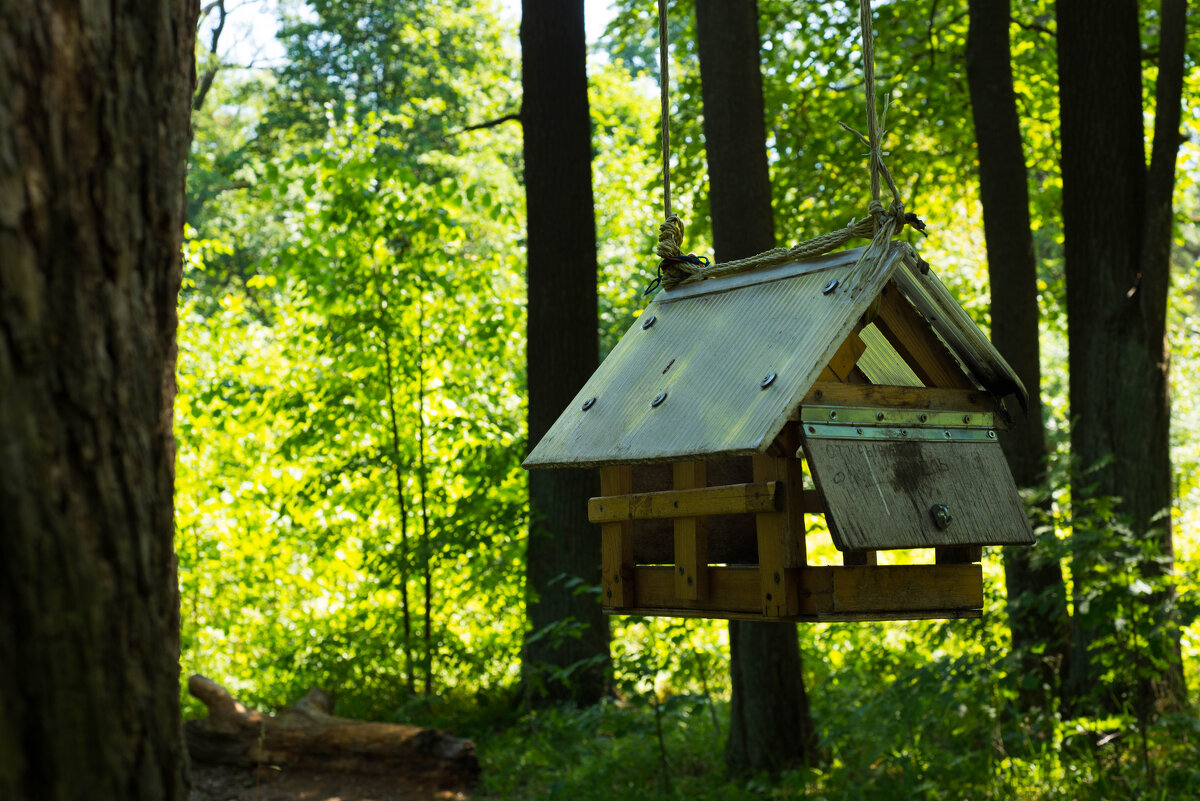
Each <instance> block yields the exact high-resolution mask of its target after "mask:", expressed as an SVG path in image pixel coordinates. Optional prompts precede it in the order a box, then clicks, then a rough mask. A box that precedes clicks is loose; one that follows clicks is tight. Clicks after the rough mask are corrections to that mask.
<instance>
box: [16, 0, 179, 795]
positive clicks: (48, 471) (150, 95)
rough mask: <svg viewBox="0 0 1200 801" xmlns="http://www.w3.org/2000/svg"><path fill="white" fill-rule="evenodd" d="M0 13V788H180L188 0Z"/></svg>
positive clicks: (26, 791)
mask: <svg viewBox="0 0 1200 801" xmlns="http://www.w3.org/2000/svg"><path fill="white" fill-rule="evenodd" d="M0 14H2V17H0V18H2V19H3V20H4V23H3V24H2V25H0V51H2V52H3V53H5V56H4V57H3V58H2V59H0V154H2V155H0V186H2V187H3V190H2V192H3V202H2V203H0V265H2V268H0V298H3V299H4V300H3V301H0V330H2V331H3V332H4V335H3V336H2V337H0V441H2V442H3V443H4V445H3V451H4V457H3V458H2V459H0V503H2V504H3V507H4V509H5V523H4V536H3V538H0V621H3V622H2V623H0V692H3V694H4V698H5V701H4V704H3V708H2V711H0V796H2V797H4V798H12V799H27V798H45V799H68V798H83V797H87V798H94V799H101V800H103V801H107V800H109V799H111V800H112V801H117V799H154V800H155V801H160V800H161V799H182V798H184V796H185V781H184V764H183V761H184V755H183V753H182V743H181V740H180V722H179V707H178V705H177V704H176V700H175V699H176V698H177V693H178V687H179V665H178V659H179V598H178V587H177V585H176V583H175V569H174V564H175V561H174V554H173V552H172V538H173V535H174V523H173V519H172V497H171V496H172V489H173V484H174V467H173V465H174V442H173V439H172V431H171V406H172V401H173V398H174V366H175V325H176V313H175V300H176V294H177V292H178V290H179V280H180V240H181V238H182V233H183V211H184V208H183V188H184V165H185V160H186V157H187V146H188V136H189V128H188V110H189V107H190V102H191V98H192V88H193V85H194V77H195V73H194V69H193V67H194V62H193V60H192V48H193V44H194V37H195V23H196V17H197V14H198V9H197V3H196V2H195V0H171V1H170V2H167V1H166V0H163V1H162V2H153V3H144V2H143V3H134V2H118V3H115V4H109V5H104V6H99V5H94V4H92V5H89V4H73V5H71V4H68V5H66V6H51V5H45V4H39V5H32V6H31V5H28V4H23V3H17V2H8V1H6V2H4V3H2V4H0Z"/></svg>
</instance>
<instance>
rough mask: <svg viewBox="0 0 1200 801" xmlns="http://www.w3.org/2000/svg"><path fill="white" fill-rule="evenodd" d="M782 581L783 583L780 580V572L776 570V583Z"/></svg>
mask: <svg viewBox="0 0 1200 801" xmlns="http://www.w3.org/2000/svg"><path fill="white" fill-rule="evenodd" d="M780 581H781V579H780V578H779V571H778V570H776V571H775V583H776V584H778V583H779V582H780Z"/></svg>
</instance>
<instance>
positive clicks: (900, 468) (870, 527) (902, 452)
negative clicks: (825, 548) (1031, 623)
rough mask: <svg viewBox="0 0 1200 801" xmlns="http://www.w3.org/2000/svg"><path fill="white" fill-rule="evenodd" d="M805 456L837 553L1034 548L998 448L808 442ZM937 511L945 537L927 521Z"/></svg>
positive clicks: (991, 444) (986, 444) (989, 444)
mask: <svg viewBox="0 0 1200 801" xmlns="http://www.w3.org/2000/svg"><path fill="white" fill-rule="evenodd" d="M804 452H805V455H806V456H807V458H808V463H809V466H810V468H811V469H812V473H813V480H814V481H815V482H816V485H817V489H819V490H820V491H821V497H822V498H824V499H825V504H826V511H827V513H826V517H825V519H826V522H827V523H828V525H829V530H830V533H831V534H832V535H833V540H834V544H835V545H837V547H838V549H839V550H843V551H858V550H878V549H889V548H933V547H936V546H939V545H1031V544H1033V540H1034V537H1033V531H1032V529H1031V528H1030V526H1029V521H1028V519H1027V518H1026V516H1025V508H1024V506H1023V505H1022V503H1021V496H1020V495H1019V494H1018V493H1017V488H1016V486H1015V485H1014V484H1013V480H1012V475H1011V474H1010V473H1009V472H1008V464H1007V463H1006V462H1005V460H1004V453H1003V452H1002V451H1001V450H1000V445H999V444H998V443H996V442H917V441H907V442H893V441H888V440H842V439H818V438H810V439H807V440H806V441H805V443H804ZM938 504H946V505H947V507H948V508H949V511H950V514H951V517H952V520H951V522H950V525H949V526H948V527H947V528H945V529H940V528H938V527H937V524H936V523H935V521H934V519H933V516H932V514H931V513H930V510H931V509H932V508H933V507H934V506H935V505H938Z"/></svg>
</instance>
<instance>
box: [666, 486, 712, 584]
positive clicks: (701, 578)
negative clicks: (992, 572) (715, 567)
mask: <svg viewBox="0 0 1200 801" xmlns="http://www.w3.org/2000/svg"><path fill="white" fill-rule="evenodd" d="M671 467H672V471H673V475H674V482H675V489H676V490H690V489H697V488H702V487H704V486H705V484H706V483H707V481H708V479H707V473H706V472H705V467H704V462H675V463H674V464H673V465H672V466H671ZM704 524H705V520H704V518H703V517H676V518H675V597H677V598H683V599H686V600H689V601H694V600H697V599H699V598H703V597H704V596H705V595H706V594H707V591H708V532H707V531H705V525H704Z"/></svg>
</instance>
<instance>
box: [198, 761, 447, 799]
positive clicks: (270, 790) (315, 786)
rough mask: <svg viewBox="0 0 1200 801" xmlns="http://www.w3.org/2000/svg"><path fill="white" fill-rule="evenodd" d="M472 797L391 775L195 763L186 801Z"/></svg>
mask: <svg viewBox="0 0 1200 801" xmlns="http://www.w3.org/2000/svg"><path fill="white" fill-rule="evenodd" d="M470 797H471V796H470V794H469V793H467V792H463V791H459V790H445V789H439V788H434V787H422V786H420V785H418V784H414V783H412V782H411V781H409V780H406V779H402V778H398V777H394V776H375V775H366V774H362V773H313V772H311V771H303V770H296V769H294V768H293V769H286V770H285V769H282V768H275V767H260V768H233V767H224V766H215V765H196V764H193V765H192V793H191V796H190V800H189V801H468V799H470Z"/></svg>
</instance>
